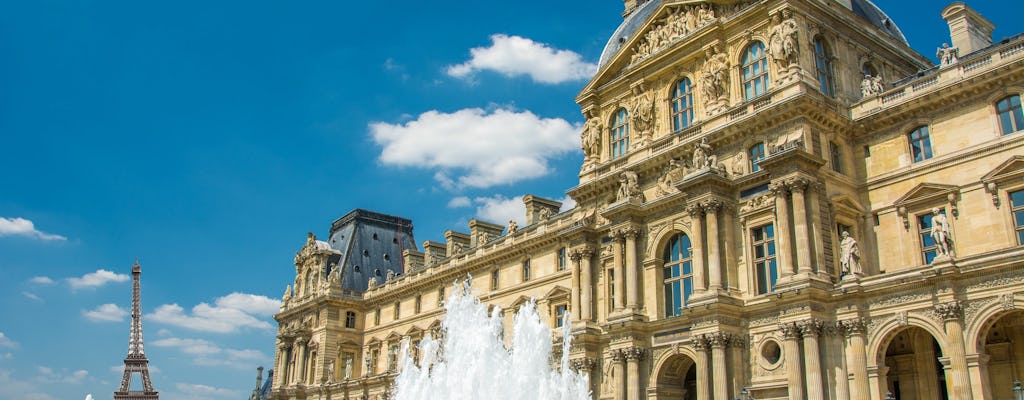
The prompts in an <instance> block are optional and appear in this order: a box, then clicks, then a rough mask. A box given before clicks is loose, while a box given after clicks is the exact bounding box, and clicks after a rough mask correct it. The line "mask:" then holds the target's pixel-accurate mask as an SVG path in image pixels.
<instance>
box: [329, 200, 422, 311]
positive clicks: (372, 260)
mask: <svg viewBox="0 0 1024 400" xmlns="http://www.w3.org/2000/svg"><path fill="white" fill-rule="evenodd" d="M327 243H328V244H329V245H330V246H331V248H332V249H335V250H337V251H339V252H341V254H338V255H332V256H331V258H330V259H328V265H336V266H338V267H339V268H341V287H342V288H344V289H349V290H360V291H362V290H366V288H367V287H368V286H369V281H370V279H374V278H376V279H377V283H384V279H385V278H386V277H387V275H388V271H393V272H394V273H395V274H396V275H401V274H404V273H405V265H404V263H403V260H402V251H403V250H406V249H408V250H417V247H416V239H414V238H413V235H412V221H411V220H408V219H406V218H402V217H396V216H393V215H387V214H381V213H377V212H373V211H367V210H363V209H356V210H352V211H351V212H349V213H348V214H345V216H343V217H341V218H338V220H336V221H334V223H333V224H331V234H330V237H329V238H328V240H327Z"/></svg>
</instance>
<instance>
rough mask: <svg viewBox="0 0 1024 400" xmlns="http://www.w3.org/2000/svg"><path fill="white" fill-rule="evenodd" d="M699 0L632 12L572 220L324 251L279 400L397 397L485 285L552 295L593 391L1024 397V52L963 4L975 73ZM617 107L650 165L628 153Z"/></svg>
mask: <svg viewBox="0 0 1024 400" xmlns="http://www.w3.org/2000/svg"><path fill="white" fill-rule="evenodd" d="M684 3H685V4H680V2H670V1H660V0H658V1H656V0H650V1H646V2H642V1H635V0H629V1H627V2H626V8H627V12H626V13H625V18H626V20H625V21H624V24H623V28H622V29H621V30H620V33H621V36H617V37H615V38H613V39H612V41H610V42H609V45H608V46H609V47H608V49H610V51H608V52H606V56H605V57H602V59H601V62H600V64H601V65H600V68H599V71H598V73H597V75H596V76H595V77H594V78H593V79H592V80H591V82H589V83H588V84H587V86H586V87H584V88H583V90H582V91H581V93H580V94H579V95H578V97H577V98H576V101H577V102H578V103H579V105H580V107H581V109H582V110H584V115H585V116H586V123H585V125H584V127H583V130H582V132H581V144H582V148H583V153H584V158H583V160H581V169H580V174H579V179H580V180H579V184H578V185H577V186H575V187H573V188H572V189H570V190H569V191H568V194H569V195H570V196H571V197H572V198H573V199H574V200H575V201H576V204H577V206H576V208H574V209H572V210H568V211H563V212H559V211H558V210H559V207H560V204H558V203H557V202H553V201H551V200H547V199H540V198H537V197H534V196H526V197H524V202H526V203H527V204H526V209H527V213H528V218H527V219H528V221H527V222H526V223H525V224H523V226H516V224H514V223H510V224H509V226H507V228H506V227H505V226H501V225H497V224H491V223H485V222H482V221H476V220H474V221H472V222H471V223H470V232H469V233H462V232H457V231H448V232H446V234H445V238H446V242H445V243H436V242H432V241H426V242H424V243H423V246H422V249H417V248H416V246H415V244H414V242H412V237H411V222H409V226H408V227H407V228H408V236H398V237H396V238H395V239H396V240H398V239H402V240H407V242H405V243H407V244H408V243H413V245H412V246H402V247H401V248H400V249H396V253H395V254H393V255H392V258H391V264H390V265H391V266H392V268H382V267H383V266H386V265H388V264H386V263H385V261H386V260H379V259H378V260H375V261H373V262H370V263H369V264H365V263H363V264H360V265H359V266H360V267H362V268H363V272H362V273H363V274H364V275H359V277H360V279H363V280H355V281H353V280H346V277H349V278H351V277H352V276H354V275H352V274H354V271H353V268H354V267H355V264H352V263H350V262H343V260H346V258H345V257H348V255H347V254H341V253H343V252H345V251H347V250H343V249H338V248H336V247H335V246H332V245H331V243H330V242H321V241H318V240H316V238H315V237H314V236H312V235H310V236H309V237H308V238H307V241H306V244H305V246H303V248H302V249H301V250H300V252H299V255H298V256H297V257H296V259H295V264H296V280H295V281H294V282H292V285H293V286H289V288H288V289H287V290H286V293H285V305H284V306H283V307H282V310H281V313H280V314H278V315H277V316H276V318H277V320H278V322H279V326H280V327H279V331H278V337H277V346H276V350H277V353H276V357H277V358H276V364H275V365H276V370H277V371H279V372H280V373H276V374H274V375H273V376H274V383H273V390H272V391H271V394H270V398H272V399H289V400H292V399H294V400H302V399H384V398H387V397H388V393H389V390H390V389H391V386H390V385H391V382H392V381H393V378H394V376H395V374H396V373H397V368H398V365H397V362H396V357H397V348H398V345H399V343H400V342H401V341H402V340H410V341H411V342H413V343H415V342H417V341H418V340H420V339H421V338H423V337H424V335H425V334H427V333H432V334H435V335H436V334H438V333H439V327H440V321H441V320H442V319H443V317H444V310H443V299H444V298H445V295H446V294H450V293H451V290H452V288H451V287H450V285H451V284H452V282H453V281H455V280H462V279H463V278H464V277H466V276H467V274H468V275H471V276H473V278H474V279H473V280H472V282H473V283H472V285H473V289H474V290H475V291H477V292H479V293H484V294H485V297H484V301H485V302H486V303H488V304H492V305H495V306H499V307H501V308H502V309H504V310H511V309H515V308H516V307H517V306H518V305H520V304H522V303H523V302H524V301H527V300H528V299H529V298H535V299H537V302H538V309H539V310H541V313H542V314H545V313H546V315H547V316H548V318H549V323H550V324H551V326H552V327H553V328H554V327H555V326H556V318H555V316H556V315H558V313H560V312H567V313H569V315H570V319H571V320H572V325H573V334H574V335H575V338H574V340H573V346H572V348H571V349H570V350H569V351H570V359H571V360H572V361H571V363H570V366H571V367H572V368H573V369H575V370H578V371H581V372H584V373H586V374H589V377H590V379H591V388H592V391H593V397H594V399H606V400H640V399H643V398H646V399H649V400H653V399H696V400H710V399H715V400H732V399H735V398H737V397H740V396H741V395H743V394H744V393H745V394H749V395H750V396H752V398H755V399H759V400H763V399H779V400H781V399H798V400H804V399H808V400H811V399H814V400H817V399H829V400H859V399H872V400H882V399H884V398H885V397H886V394H887V393H888V392H890V391H892V392H895V393H894V395H895V396H898V398H901V399H929V400H931V399H943V398H945V399H973V400H984V399H993V400H996V399H1008V398H1011V396H1012V393H1011V390H1012V386H1013V380H1014V379H1020V378H1024V376H1018V375H1016V374H1019V372H1016V371H1024V353H1021V352H1020V351H1019V349H1018V350H1013V349H1014V347H1011V344H1013V343H1021V342H1024V296H1022V295H1024V293H1022V290H1021V289H1020V284H1021V282H1024V246H1022V243H1021V240H1022V239H1021V238H1020V237H1021V235H1022V234H1021V233H1020V232H1022V231H1024V227H1022V226H1021V225H1019V223H1018V222H1016V220H1015V219H1014V217H1015V215H1024V208H1022V207H1024V204H1022V203H1024V156H1022V155H1021V154H1024V132H1021V131H1018V130H1016V129H1017V128H1016V127H1020V126H1024V125H1021V124H1024V117H1020V115H1021V111H1020V110H1021V109H1020V106H1016V108H1013V106H1009V105H1012V104H1020V102H1019V97H1020V96H1021V95H1022V94H1024V37H1022V36H1015V37H1013V38H1011V39H1008V40H1006V41H1003V42H999V43H992V41H991V37H990V36H991V31H992V27H991V24H989V23H988V21H987V20H985V19H984V17H982V16H980V15H979V14H977V13H976V12H974V11H973V10H971V9H970V8H969V7H967V6H966V5H964V4H961V3H954V4H952V5H950V6H949V7H947V8H946V10H944V11H943V14H942V18H944V19H946V20H947V22H948V24H949V25H950V27H951V31H952V33H951V38H950V40H949V41H950V42H952V47H950V48H955V49H957V52H956V53H955V54H952V56H955V58H956V62H952V61H951V60H952V59H950V60H946V61H947V62H944V63H942V65H940V66H937V65H936V64H935V63H934V62H933V61H932V60H929V59H928V58H925V57H924V56H922V55H919V54H917V53H916V52H914V50H913V49H911V48H910V47H909V45H908V44H907V43H906V41H905V39H904V38H903V37H902V34H900V33H899V29H898V28H896V27H895V23H894V22H893V21H892V20H890V19H889V18H888V17H886V16H885V14H884V13H883V12H882V11H881V10H878V9H877V8H876V7H875V6H874V5H873V4H871V3H870V2H868V1H865V0H846V1H835V0H829V1H813V2H812V1H801V0H785V1H777V2H754V3H743V2H734V1H704V2H700V1H697V2H684ZM865 10H867V11H870V12H866V11H865ZM638 16H644V17H643V18H646V19H645V21H635V20H634V18H639V17H638ZM986 35H987V36H986ZM944 40H945V39H943V38H935V41H936V42H939V43H941V42H942V41H944ZM943 54H945V53H943ZM940 58H941V57H940ZM918 71H924V72H922V73H918ZM866 75H870V79H869V78H868V77H867V76H866ZM905 77H906V78H905ZM684 80H686V81H687V82H689V86H686V87H687V88H688V89H687V90H690V91H691V92H690V93H689V94H690V95H691V96H693V97H692V101H691V102H689V103H688V104H691V105H692V106H693V110H692V118H690V119H686V120H687V122H686V123H685V124H682V125H679V124H678V123H677V122H676V119H673V105H672V104H671V101H672V96H671V94H672V93H673V90H674V89H675V88H678V87H682V86H683V85H679V83H680V82H683V81H684ZM1014 101H1016V103H1014ZM1003 105H1007V106H1005V107H1004V106H1003ZM1000 107H1003V108H1000ZM1005 110H1008V111H1005ZM1015 113H1016V114H1015ZM621 115H627V118H625V119H624V121H627V123H628V124H630V125H632V126H631V127H630V129H629V130H628V132H629V133H628V134H629V135H631V136H632V137H631V138H630V140H629V142H628V143H630V145H629V146H630V147H629V148H628V149H626V151H625V152H624V153H618V152H617V153H615V154H612V152H611V151H610V149H611V147H610V140H611V135H610V128H609V127H610V126H612V124H611V119H612V118H613V117H615V116H621ZM1014 118H1021V120H1015V119H1014ZM1007 121H1008V122H1007ZM1007 126H1009V127H1010V128H1009V129H1010V131H1007V128H1006V127H1007ZM720 161H722V162H720ZM726 166H728V168H727V167H726ZM388 220H391V221H407V220H404V219H400V218H397V217H389V218H388ZM404 223H405V222H402V224H404ZM341 231H342V229H341V227H340V226H333V227H332V239H334V238H337V236H335V235H341V234H342V233H340V232H341ZM403 232H405V231H403ZM382 235H383V233H382ZM382 239H385V238H383V237H382ZM386 240H387V241H390V240H391V239H390V237H389V238H386ZM389 243H390V242H389ZM332 262H335V263H339V265H343V267H342V268H335V267H332V266H331V263H332ZM527 266H528V268H529V271H530V272H529V275H528V276H527V275H524V273H523V271H524V267H527ZM374 270H381V271H384V274H382V275H381V278H380V279H376V278H373V277H374V276H375V275H374V274H373V273H372V272H371V273H367V272H368V271H374ZM332 271H343V272H344V274H343V275H338V276H337V277H335V276H334V275H332ZM386 271H391V273H387V272H386ZM385 277H387V279H385ZM526 278H528V279H526ZM282 283H283V284H285V283H288V282H282ZM356 283H358V284H362V283H365V286H364V287H356V286H352V285H353V284H356ZM505 318H507V319H508V320H509V321H511V318H512V313H511V312H507V313H505ZM552 333H553V335H554V336H555V337H556V339H555V340H561V338H560V337H559V335H561V331H560V330H558V329H553V330H552ZM509 336H510V335H507V334H506V336H505V337H506V340H508V337H509ZM1017 347H1019V346H1017ZM342 366H344V367H342Z"/></svg>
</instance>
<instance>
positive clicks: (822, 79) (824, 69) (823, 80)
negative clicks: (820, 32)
mask: <svg viewBox="0 0 1024 400" xmlns="http://www.w3.org/2000/svg"><path fill="white" fill-rule="evenodd" d="M814 64H815V66H816V68H817V70H818V89H820V90H821V92H822V93H824V94H825V95H826V96H828V97H833V96H835V81H834V80H835V78H833V76H832V54H830V53H829V51H828V46H826V45H825V40H824V39H822V38H821V36H815V37H814Z"/></svg>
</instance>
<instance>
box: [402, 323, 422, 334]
mask: <svg viewBox="0 0 1024 400" xmlns="http://www.w3.org/2000/svg"><path fill="white" fill-rule="evenodd" d="M422 333H423V330H422V329H420V328H419V327H417V326H415V325H413V326H412V327H411V328H409V330H407V331H405V336H407V337H416V336H419V335H420V334H422Z"/></svg>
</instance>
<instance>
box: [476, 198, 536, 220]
mask: <svg viewBox="0 0 1024 400" xmlns="http://www.w3.org/2000/svg"><path fill="white" fill-rule="evenodd" d="M473 201H474V202H476V203H477V204H478V206H477V207H476V215H477V217H478V218H480V219H482V220H484V221H491V222H494V223H499V224H504V223H506V222H508V220H510V219H514V220H516V223H517V224H519V226H523V225H525V224H526V205H524V204H523V196H516V197H513V198H506V197H505V196H502V195H496V196H494V197H477V198H475V199H473Z"/></svg>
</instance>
